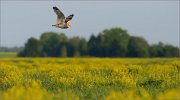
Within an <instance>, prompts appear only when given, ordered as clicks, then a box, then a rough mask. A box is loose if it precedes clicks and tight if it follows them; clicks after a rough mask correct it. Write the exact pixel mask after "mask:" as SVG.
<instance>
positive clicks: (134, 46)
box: [127, 36, 149, 57]
mask: <svg viewBox="0 0 180 100" xmlns="http://www.w3.org/2000/svg"><path fill="white" fill-rule="evenodd" d="M148 49H149V45H148V43H147V41H146V40H145V39H143V38H142V37H135V36H131V38H130V40H129V43H128V52H127V57H148V56H149V51H148Z"/></svg>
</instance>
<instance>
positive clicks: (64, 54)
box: [60, 45, 67, 57]
mask: <svg viewBox="0 0 180 100" xmlns="http://www.w3.org/2000/svg"><path fill="white" fill-rule="evenodd" d="M60 57H67V48H66V46H65V45H63V46H62V47H61V49H60Z"/></svg>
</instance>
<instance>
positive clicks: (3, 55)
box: [0, 52, 17, 58]
mask: <svg viewBox="0 0 180 100" xmlns="http://www.w3.org/2000/svg"><path fill="white" fill-rule="evenodd" d="M16 55H17V53H16V52H0V58H13V57H16Z"/></svg>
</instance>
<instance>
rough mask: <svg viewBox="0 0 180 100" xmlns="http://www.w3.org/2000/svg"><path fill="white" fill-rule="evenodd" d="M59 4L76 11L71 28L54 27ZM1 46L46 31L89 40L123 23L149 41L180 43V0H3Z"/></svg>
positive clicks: (19, 43) (64, 9) (18, 43)
mask: <svg viewBox="0 0 180 100" xmlns="http://www.w3.org/2000/svg"><path fill="white" fill-rule="evenodd" d="M53 6H57V7H58V8H59V9H60V10H61V11H62V12H63V13H64V14H65V16H68V15H70V14H74V18H73V19H72V21H71V28H69V29H59V28H55V27H52V25H53V24H55V23H56V14H55V13H54V11H53V9H52V7H53ZM0 8H1V21H0V22H1V38H0V39H1V46H7V47H14V46H24V44H25V43H26V42H27V39H29V38H30V37H35V38H37V39H39V37H40V35H41V34H42V33H43V32H49V31H53V32H57V33H61V32H63V33H65V34H66V35H67V36H68V37H73V36H79V37H85V38H86V39H87V40H88V39H89V37H90V36H91V35H92V34H95V35H97V34H99V32H101V31H103V30H104V29H111V28H113V27H121V28H122V29H125V30H127V31H128V33H129V34H130V35H132V36H141V37H144V38H145V39H146V40H147V42H148V43H149V44H157V43H158V42H160V41H161V42H163V43H165V44H171V45H174V46H179V44H180V29H179V27H180V25H179V24H180V20H179V18H180V14H179V13H180V11H179V8H180V5H179V1H5V0H4V1H1V7H0Z"/></svg>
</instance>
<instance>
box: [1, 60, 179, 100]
mask: <svg viewBox="0 0 180 100" xmlns="http://www.w3.org/2000/svg"><path fill="white" fill-rule="evenodd" d="M179 93H180V59H179V58H0V100H180V95H179Z"/></svg>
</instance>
